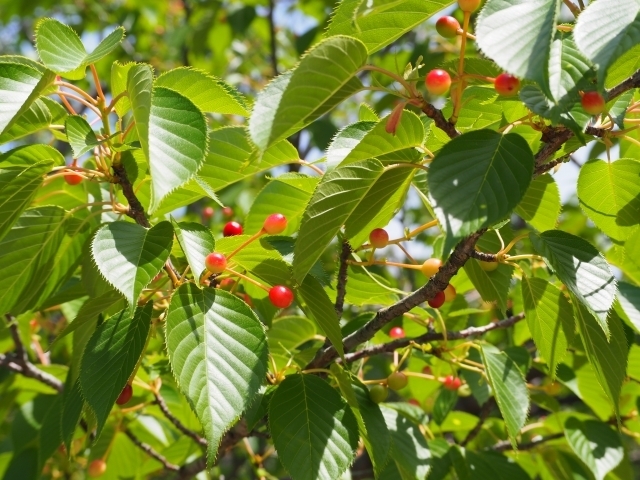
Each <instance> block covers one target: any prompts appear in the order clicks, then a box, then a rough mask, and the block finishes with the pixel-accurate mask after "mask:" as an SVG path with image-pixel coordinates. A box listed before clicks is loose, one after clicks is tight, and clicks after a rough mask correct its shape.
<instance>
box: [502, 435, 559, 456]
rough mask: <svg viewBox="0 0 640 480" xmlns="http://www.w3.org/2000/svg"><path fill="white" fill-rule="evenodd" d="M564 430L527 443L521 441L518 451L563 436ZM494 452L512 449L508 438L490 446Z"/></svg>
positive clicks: (529, 448)
mask: <svg viewBox="0 0 640 480" xmlns="http://www.w3.org/2000/svg"><path fill="white" fill-rule="evenodd" d="M564 436H565V434H564V432H560V433H554V434H553V435H549V436H547V437H542V438H539V439H537V440H532V441H530V442H528V443H521V444H519V445H518V451H522V450H531V449H532V448H535V447H537V446H538V445H540V444H541V443H545V442H549V441H551V440H557V439H558V438H562V437H564ZM490 450H493V451H494V452H506V451H509V450H513V445H511V442H510V441H509V440H503V441H502V442H498V443H496V444H495V445H494V446H493V447H491V448H490Z"/></svg>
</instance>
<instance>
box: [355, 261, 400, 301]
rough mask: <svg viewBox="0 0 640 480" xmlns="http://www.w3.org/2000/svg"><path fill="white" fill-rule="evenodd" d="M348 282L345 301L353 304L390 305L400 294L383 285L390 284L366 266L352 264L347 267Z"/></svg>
mask: <svg viewBox="0 0 640 480" xmlns="http://www.w3.org/2000/svg"><path fill="white" fill-rule="evenodd" d="M374 279H375V280H374ZM376 281H377V283H376ZM347 283H348V284H349V288H347V294H346V296H345V302H346V303H350V304H351V305H355V306H358V307H362V306H364V305H385V306H388V305H392V304H394V303H396V302H397V301H398V295H396V294H395V293H394V292H393V290H392V289H391V288H385V287H383V285H387V284H388V282H387V280H386V279H384V278H382V277H380V276H378V275H376V274H375V273H371V272H369V271H367V269H366V267H357V266H353V265H350V266H349V267H348V268H347Z"/></svg>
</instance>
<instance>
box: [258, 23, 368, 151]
mask: <svg viewBox="0 0 640 480" xmlns="http://www.w3.org/2000/svg"><path fill="white" fill-rule="evenodd" d="M366 61H367V50H366V48H365V46H364V45H363V44H362V42H360V41H359V40H357V39H355V38H350V37H344V36H334V37H329V38H327V39H325V40H323V41H322V42H320V43H318V44H317V45H316V46H315V47H313V48H312V49H311V50H310V51H309V52H307V53H306V54H305V56H304V57H302V60H301V61H300V63H299V64H298V65H297V66H296V68H295V69H294V70H292V71H290V72H287V73H285V74H283V75H280V76H279V77H277V78H276V79H275V80H273V81H272V82H271V83H270V84H269V85H267V87H266V88H265V89H264V90H263V91H262V92H260V94H259V95H258V98H257V99H256V102H255V104H254V106H253V111H252V112H251V118H250V119H249V134H250V136H251V140H252V141H253V143H254V144H255V145H256V146H257V147H258V148H259V149H260V150H266V149H267V148H268V147H269V146H270V145H273V144H274V143H275V142H277V141H278V140H282V139H283V138H286V137H288V136H290V135H291V134H293V133H295V132H296V131H298V130H300V129H302V128H303V127H305V126H306V125H308V124H310V123H311V122H313V121H314V120H315V119H317V118H318V117H320V116H321V115H323V114H325V113H327V112H328V111H330V110H331V109H333V108H334V107H335V106H336V105H338V104H339V103H340V102H342V101H343V100H345V99H346V98H348V97H350V96H351V95H353V94H354V93H356V92H357V91H359V90H360V89H361V88H362V82H360V80H359V79H358V77H357V76H356V74H357V73H358V71H359V69H360V67H362V66H363V65H364V64H365V62H366Z"/></svg>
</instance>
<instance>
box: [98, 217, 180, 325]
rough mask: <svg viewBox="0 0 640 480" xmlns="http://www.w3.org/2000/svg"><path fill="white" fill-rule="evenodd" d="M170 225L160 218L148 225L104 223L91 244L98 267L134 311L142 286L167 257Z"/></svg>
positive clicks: (171, 229)
mask: <svg viewBox="0 0 640 480" xmlns="http://www.w3.org/2000/svg"><path fill="white" fill-rule="evenodd" d="M172 242H173V227H172V226H171V223H169V222H160V223H158V224H157V225H155V226H153V227H152V228H150V229H146V228H144V227H141V226H140V225H137V224H134V223H127V222H113V223H109V224H107V225H105V226H104V227H102V228H101V229H100V230H98V233H96V236H95V237H94V238H93V242H92V244H91V252H92V256H93V259H94V260H95V262H96V265H97V267H98V270H100V273H101V274H102V276H103V277H104V278H105V279H106V280H107V281H108V282H109V283H110V284H111V285H113V287H114V288H115V289H116V290H118V291H119V292H120V293H122V294H123V295H124V297H125V298H126V299H127V302H128V303H129V308H130V312H131V313H133V310H134V309H135V307H136V305H137V303H138V297H139V296H140V292H142V289H143V288H144V287H146V286H147V285H148V284H149V282H151V279H152V278H153V277H155V276H156V274H157V273H158V272H159V271H160V270H161V269H162V266H163V265H164V262H165V261H166V260H167V258H169V253H170V252H171V244H172Z"/></svg>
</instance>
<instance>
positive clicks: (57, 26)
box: [36, 18, 124, 80]
mask: <svg viewBox="0 0 640 480" xmlns="http://www.w3.org/2000/svg"><path fill="white" fill-rule="evenodd" d="M123 38H124V28H122V27H118V28H116V29H115V30H114V31H113V32H111V33H110V34H109V35H107V37H105V39H104V40H102V42H100V44H99V45H98V46H97V47H96V49H95V50H94V51H93V52H92V53H91V54H87V52H86V50H85V48H84V45H82V41H80V37H78V35H77V34H76V32H74V31H73V29H72V28H71V27H69V26H67V25H64V24H63V23H60V22H59V21H57V20H54V19H53V18H43V19H42V20H40V21H39V22H38V24H37V26H36V49H37V50H38V55H40V59H41V60H42V63H44V65H45V66H46V67H47V68H48V69H50V70H53V71H54V72H56V73H59V74H61V75H63V76H65V77H67V78H71V79H73V80H79V79H81V78H83V77H84V69H85V67H86V66H87V65H89V64H90V63H95V62H97V61H98V60H100V59H101V58H103V57H104V56H106V55H107V54H109V53H110V52H111V51H113V49H114V48H116V47H117V46H118V45H119V44H120V42H121V41H122V39H123Z"/></svg>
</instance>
